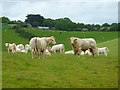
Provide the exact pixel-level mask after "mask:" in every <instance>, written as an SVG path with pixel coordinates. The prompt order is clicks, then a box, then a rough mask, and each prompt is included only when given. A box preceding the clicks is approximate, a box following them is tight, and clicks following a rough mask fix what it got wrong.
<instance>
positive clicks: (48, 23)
mask: <svg viewBox="0 0 120 90" xmlns="http://www.w3.org/2000/svg"><path fill="white" fill-rule="evenodd" d="M0 22H2V23H8V24H17V27H19V28H21V27H26V28H27V27H29V26H31V27H34V28H37V27H38V26H42V27H49V29H51V30H63V31H118V27H119V26H120V23H112V24H108V23H104V24H102V25H99V24H84V23H75V22H73V21H72V20H70V19H69V18H68V17H65V18H59V19H51V18H44V17H43V16H41V15H40V14H28V15H27V16H26V19H25V21H24V22H22V21H20V20H18V21H16V20H14V21H10V19H9V18H8V17H1V18H0Z"/></svg>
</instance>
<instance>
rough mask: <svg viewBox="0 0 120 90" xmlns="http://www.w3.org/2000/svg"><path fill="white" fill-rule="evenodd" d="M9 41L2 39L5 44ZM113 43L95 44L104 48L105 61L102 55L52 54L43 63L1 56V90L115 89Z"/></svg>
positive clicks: (115, 47) (28, 57)
mask: <svg viewBox="0 0 120 90" xmlns="http://www.w3.org/2000/svg"><path fill="white" fill-rule="evenodd" d="M8 34H9V33H8ZM13 34H14V33H13ZM106 34H107V33H106ZM14 35H15V34H14ZM67 35H68V34H67ZM102 35H103V34H102ZM111 35H112V34H111ZM3 36H5V35H3ZM15 36H16V35H15ZM99 36H100V35H99ZM113 36H114V34H113ZM7 37H8V36H7ZM111 37H112V36H111ZM114 37H115V36H114ZM10 38H11V39H10ZM62 38H63V37H62ZM96 38H98V37H96ZM105 38H108V37H107V36H106V37H105ZM9 39H10V40H11V41H13V40H14V42H17V43H19V42H21V41H22V42H23V41H25V42H24V43H27V40H24V39H23V38H20V37H17V39H19V40H17V39H14V38H12V37H10V36H9ZM9 39H8V38H7V39H5V38H3V40H5V41H9ZM15 40H16V41H15ZM108 40H109V39H108ZM5 41H4V42H5ZM117 43H118V41H117V39H114V40H112V41H109V42H104V43H100V44H98V45H97V46H99V47H102V46H108V48H109V49H110V52H109V53H108V57H104V56H103V55H102V56H99V57H96V58H93V57H90V56H84V57H80V58H78V57H76V56H74V55H64V54H54V55H52V56H46V57H45V60H42V59H38V58H37V57H36V58H35V59H34V60H32V59H31V54H30V53H28V54H22V53H16V54H12V53H10V54H8V53H7V52H3V66H2V68H3V77H2V78H3V87H18V88H19V87H23V88H25V87H36V88H37V87H85V88H90V87H117V86H118V85H117V82H118V78H117V77H118V76H117V71H118V61H117V60H118V51H117V50H118V44H117Z"/></svg>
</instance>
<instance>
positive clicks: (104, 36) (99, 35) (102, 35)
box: [25, 29, 118, 50]
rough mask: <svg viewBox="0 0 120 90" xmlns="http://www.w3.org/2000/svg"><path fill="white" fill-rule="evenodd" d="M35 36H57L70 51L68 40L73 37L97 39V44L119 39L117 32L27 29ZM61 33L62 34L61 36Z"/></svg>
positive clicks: (57, 39)
mask: <svg viewBox="0 0 120 90" xmlns="http://www.w3.org/2000/svg"><path fill="white" fill-rule="evenodd" d="M25 31H28V32H30V33H32V34H34V35H35V36H39V37H42V36H55V38H56V41H57V43H63V44H64V45H65V48H66V50H70V49H71V46H70V44H69V41H68V38H70V37H71V36H76V37H80V38H95V39H96V41H97V43H101V42H105V41H108V40H112V39H115V38H117V37H118V33H117V32H65V31H49V30H48V31H46V30H40V29H25ZM60 32H61V34H60Z"/></svg>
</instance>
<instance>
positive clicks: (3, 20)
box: [0, 17, 10, 23]
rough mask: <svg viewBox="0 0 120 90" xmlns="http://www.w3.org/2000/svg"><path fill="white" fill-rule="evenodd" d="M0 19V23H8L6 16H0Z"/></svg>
mask: <svg viewBox="0 0 120 90" xmlns="http://www.w3.org/2000/svg"><path fill="white" fill-rule="evenodd" d="M0 21H1V22H2V23H10V19H9V18H7V17H1V18H0Z"/></svg>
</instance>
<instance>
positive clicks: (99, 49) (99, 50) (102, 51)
mask: <svg viewBox="0 0 120 90" xmlns="http://www.w3.org/2000/svg"><path fill="white" fill-rule="evenodd" d="M108 51H109V49H108V48H107V47H102V48H98V56H99V55H100V54H104V55H105V56H107V52H108Z"/></svg>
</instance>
